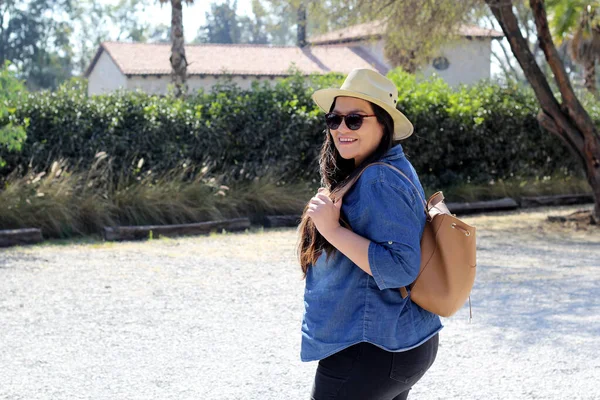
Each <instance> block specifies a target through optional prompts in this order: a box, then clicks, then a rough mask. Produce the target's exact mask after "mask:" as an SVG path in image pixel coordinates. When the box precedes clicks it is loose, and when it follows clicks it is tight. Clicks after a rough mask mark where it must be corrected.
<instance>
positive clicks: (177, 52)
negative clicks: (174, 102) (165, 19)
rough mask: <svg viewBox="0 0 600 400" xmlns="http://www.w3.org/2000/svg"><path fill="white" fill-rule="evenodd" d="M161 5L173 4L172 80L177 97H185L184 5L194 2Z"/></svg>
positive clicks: (173, 1)
mask: <svg viewBox="0 0 600 400" xmlns="http://www.w3.org/2000/svg"><path fill="white" fill-rule="evenodd" d="M159 1H160V3H161V4H163V3H167V2H169V1H170V3H171V42H172V44H171V57H170V58H169V60H170V61H171V67H172V68H173V73H172V79H173V84H174V85H175V95H176V96H177V97H181V96H185V94H186V93H187V85H186V80H187V66H188V62H187V59H186V58H185V48H184V39H183V5H182V2H183V1H185V2H186V3H187V4H192V3H194V0H159Z"/></svg>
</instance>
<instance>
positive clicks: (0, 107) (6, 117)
mask: <svg viewBox="0 0 600 400" xmlns="http://www.w3.org/2000/svg"><path fill="white" fill-rule="evenodd" d="M9 68H10V62H8V61H6V62H5V63H4V66H3V67H2V68H0V167H3V166H4V165H5V163H6V162H5V161H4V159H3V158H2V156H3V155H4V154H5V153H6V152H15V151H19V150H21V146H22V143H23V142H24V141H25V128H26V127H27V126H28V125H29V118H27V117H25V118H22V120H21V121H20V122H16V121H15V119H14V114H15V112H16V111H17V109H16V107H15V103H16V102H17V101H18V100H19V99H21V98H23V96H24V94H25V91H26V90H25V85H24V84H23V82H21V81H20V80H19V79H17V77H16V76H15V73H14V72H12V71H11V70H10V69H9Z"/></svg>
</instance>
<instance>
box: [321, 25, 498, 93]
mask: <svg viewBox="0 0 600 400" xmlns="http://www.w3.org/2000/svg"><path fill="white" fill-rule="evenodd" d="M384 31H385V25H384V24H383V23H381V22H379V21H375V22H369V23H365V24H360V25H354V26H351V27H349V28H346V29H340V30H336V31H332V32H328V33H326V34H323V35H319V36H316V37H312V38H311V40H310V43H311V45H312V46H313V47H314V46H344V47H351V48H354V49H361V50H362V51H363V52H365V53H368V54H369V55H370V56H371V57H373V58H374V59H376V60H377V62H378V63H379V64H381V65H384V66H385V68H386V69H389V68H391V65H390V64H389V62H388V61H387V59H386V58H385V56H384V45H385V43H384V38H383V33H384ZM503 37H504V34H503V33H502V32H498V31H495V30H492V29H485V28H480V27H477V26H466V25H465V26H462V27H460V28H459V30H458V38H457V39H456V40H455V41H453V42H451V43H448V44H446V45H445V46H443V47H442V48H441V49H440V50H439V52H438V54H436V56H435V57H433V58H432V60H431V62H430V63H429V64H428V65H425V66H423V67H421V69H420V71H419V72H420V73H422V74H423V76H424V77H429V76H431V75H432V74H434V73H435V74H437V75H439V76H440V77H441V78H443V79H444V80H445V81H446V82H448V83H449V84H450V85H458V84H460V83H465V84H470V83H475V82H477V81H479V80H481V79H489V78H490V68H491V55H492V43H491V42H492V40H494V39H501V38H503Z"/></svg>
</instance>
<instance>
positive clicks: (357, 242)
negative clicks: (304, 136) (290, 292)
mask: <svg viewBox="0 0 600 400" xmlns="http://www.w3.org/2000/svg"><path fill="white" fill-rule="evenodd" d="M397 99H398V90H397V88H396V87H395V85H394V84H393V83H392V82H391V81H390V80H388V79H387V78H385V77H384V76H382V75H381V74H379V73H377V72H375V71H372V70H369V69H356V70H353V71H352V72H351V73H350V74H349V75H348V77H347V78H346V80H345V81H344V83H343V85H342V87H341V88H340V89H323V90H318V91H316V92H315V93H314V94H313V100H314V101H315V102H316V103H317V105H318V106H319V107H320V108H321V109H323V110H324V111H326V112H327V111H328V113H327V114H326V117H325V122H326V125H327V129H326V136H325V142H324V144H323V147H322V149H321V156H320V169H321V179H322V185H323V187H322V188H320V189H319V191H318V193H317V194H316V195H315V196H314V197H313V198H312V199H311V200H310V202H309V203H308V205H307V207H306V209H305V212H304V215H303V218H302V222H301V224H300V227H299V233H300V238H299V239H300V241H299V245H298V251H299V257H300V264H301V266H302V270H303V272H304V275H305V278H306V289H305V294H304V304H305V312H304V316H303V322H302V349H301V359H302V361H316V360H319V364H318V367H317V371H316V375H315V380H314V384H313V388H312V397H311V398H312V399H314V400H321V399H346V400H352V399H357V400H358V399H360V400H370V399H381V400H387V399H389V400H391V399H396V400H398V399H406V398H407V396H408V392H409V390H410V389H411V387H412V386H413V385H414V384H415V383H416V382H417V381H418V380H419V379H420V378H421V377H422V376H423V375H424V373H425V371H427V370H428V369H429V367H430V366H431V365H432V364H433V362H434V360H435V357H436V354H437V347H438V332H439V331H440V329H441V328H442V325H441V323H440V319H439V317H438V316H437V315H435V314H432V313H430V312H428V311H426V310H424V309H422V308H421V307H419V306H418V305H416V304H415V303H413V302H412V301H411V300H410V296H409V297H407V298H405V299H403V298H402V295H401V294H400V291H399V290H398V289H399V288H401V287H406V286H408V285H410V284H411V283H412V282H413V281H414V280H415V278H416V277H417V273H418V271H419V266H420V239H421V235H422V233H423V229H424V226H425V218H426V217H425V212H424V205H423V200H421V199H422V198H425V193H424V192H423V189H422V187H421V185H420V183H419V179H418V177H417V174H416V172H415V170H414V168H413V167H412V165H411V164H410V162H409V161H408V160H407V159H406V157H405V155H404V153H403V150H402V146H401V145H400V144H399V143H398V141H399V140H401V139H405V138H407V137H409V136H410V135H411V134H412V131H413V126H412V124H411V123H410V121H408V119H407V118H406V117H405V116H404V115H403V114H402V113H401V112H400V111H398V110H397V109H396V102H397ZM376 161H379V162H384V163H387V164H391V165H393V166H395V167H396V168H399V169H400V170H401V171H403V172H404V173H405V174H406V175H407V177H408V178H410V180H411V181H412V183H411V182H409V181H408V180H407V179H406V177H403V176H402V175H400V174H399V173H398V172H397V171H395V170H394V169H392V168H390V167H387V166H385V165H373V166H370V167H368V168H366V169H365V167H366V166H368V165H369V164H370V163H372V162H376ZM356 177H358V180H357V181H356V182H355V183H354V184H353V185H352V182H353V180H355V179H356ZM413 184H414V185H413ZM340 219H341V221H342V224H343V225H344V226H342V225H341V224H340Z"/></svg>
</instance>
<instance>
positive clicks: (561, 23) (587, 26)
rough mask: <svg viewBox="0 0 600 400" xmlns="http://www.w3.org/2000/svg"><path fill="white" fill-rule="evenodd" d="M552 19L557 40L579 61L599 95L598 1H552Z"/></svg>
mask: <svg viewBox="0 0 600 400" xmlns="http://www.w3.org/2000/svg"><path fill="white" fill-rule="evenodd" d="M547 8H548V13H549V14H550V18H549V20H550V21H549V22H550V27H551V29H552V32H553V34H554V36H555V37H556V38H557V42H558V43H560V42H563V43H565V44H566V45H567V46H568V48H569V50H570V53H571V57H572V58H573V60H575V62H577V63H578V64H580V65H581V66H582V68H583V75H584V86H585V88H586V89H587V90H588V91H589V92H590V93H592V94H594V95H595V96H596V97H597V96H598V89H597V87H596V65H597V63H598V59H600V15H599V11H600V10H598V3H597V2H592V1H591V0H590V1H587V0H550V1H548V4H547Z"/></svg>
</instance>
